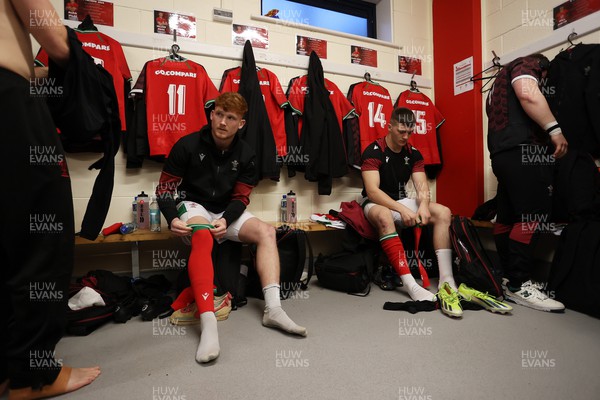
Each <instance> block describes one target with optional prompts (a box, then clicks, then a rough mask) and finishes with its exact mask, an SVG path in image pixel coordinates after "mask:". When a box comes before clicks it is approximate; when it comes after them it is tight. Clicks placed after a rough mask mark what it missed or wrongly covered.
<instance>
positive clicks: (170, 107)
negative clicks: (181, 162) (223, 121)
mask: <svg viewBox="0 0 600 400" xmlns="http://www.w3.org/2000/svg"><path fill="white" fill-rule="evenodd" d="M131 95H132V96H134V97H137V96H143V97H144V100H145V105H146V121H147V125H148V126H147V132H148V143H149V145H150V155H151V156H161V155H164V156H168V155H169V152H170V151H171V147H173V145H174V144H175V143H176V142H177V141H178V140H179V139H180V138H181V137H183V136H185V135H187V134H190V133H192V132H196V131H198V130H200V128H202V127H203V126H204V125H206V124H207V122H208V120H207V118H206V113H205V110H204V109H205V107H209V106H210V105H211V104H212V103H213V102H214V100H215V99H216V98H217V96H219V91H218V90H217V88H216V87H215V85H214V84H213V83H212V81H211V80H210V78H209V77H208V74H207V73H206V70H205V69H204V67H203V66H202V65H200V64H197V63H195V62H193V61H191V60H183V61H177V60H172V59H170V58H160V59H156V60H152V61H148V62H147V63H146V64H145V65H144V68H143V69H142V72H141V73H140V77H139V78H138V80H137V82H136V84H135V86H134V88H133V89H132V91H131Z"/></svg>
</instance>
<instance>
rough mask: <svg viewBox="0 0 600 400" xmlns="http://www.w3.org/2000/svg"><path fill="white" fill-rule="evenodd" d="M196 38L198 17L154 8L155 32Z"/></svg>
mask: <svg viewBox="0 0 600 400" xmlns="http://www.w3.org/2000/svg"><path fill="white" fill-rule="evenodd" d="M174 32H175V33H176V34H177V36H181V37H186V38H190V39H195V38H196V17H193V16H191V15H183V14H177V13H172V12H167V11H159V10H154V33H162V34H165V35H173V33H174Z"/></svg>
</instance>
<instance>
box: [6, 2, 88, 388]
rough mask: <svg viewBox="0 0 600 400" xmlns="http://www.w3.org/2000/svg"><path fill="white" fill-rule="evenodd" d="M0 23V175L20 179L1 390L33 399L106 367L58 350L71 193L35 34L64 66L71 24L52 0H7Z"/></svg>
mask: <svg viewBox="0 0 600 400" xmlns="http://www.w3.org/2000/svg"><path fill="white" fill-rule="evenodd" d="M0 27H1V29H0V47H1V48H2V52H1V53H0V115H1V117H2V121H3V124H4V128H3V130H2V132H3V135H2V136H3V140H4V144H3V146H1V147H0V156H1V157H2V159H3V160H5V163H6V165H7V166H8V167H7V168H3V169H2V172H1V173H0V176H1V179H2V184H3V186H4V187H5V188H7V191H8V188H17V187H19V188H20V189H19V192H20V196H19V202H18V204H17V205H15V204H14V201H13V200H12V199H10V198H9V196H8V195H6V193H5V194H4V195H3V196H0V198H1V200H0V209H2V210H12V211H11V212H8V213H5V215H4V216H3V219H4V221H3V224H2V228H1V230H0V232H1V237H0V258H1V259H2V260H3V266H2V269H1V270H0V276H1V280H0V296H1V297H2V302H1V304H2V305H3V308H4V313H3V316H2V318H1V319H0V321H1V322H0V324H1V326H0V395H1V394H2V392H3V391H4V390H6V387H7V386H9V387H10V392H9V398H10V399H34V398H43V397H49V396H55V395H59V394H63V393H67V392H71V391H74V390H77V389H79V388H81V387H82V386H85V385H87V384H89V383H91V382H92V381H93V380H94V379H96V378H97V377H98V375H99V374H100V369H99V368H98V367H93V368H71V367H68V366H65V365H63V363H62V360H61V359H57V358H56V357H55V354H54V349H55V346H56V343H57V342H58V341H59V340H60V338H61V337H62V335H63V331H64V326H65V322H66V307H67V297H68V296H67V294H68V285H69V280H70V278H71V273H72V270H73V246H74V237H75V236H74V221H73V198H72V196H71V182H70V178H69V172H68V169H67V165H66V161H65V156H64V153H63V149H62V146H61V144H60V141H59V138H58V135H57V133H56V128H55V126H54V123H53V121H52V118H51V116H50V114H49V112H48V108H47V106H46V103H45V101H44V99H43V98H41V97H39V96H36V95H35V93H37V91H36V90H34V89H35V88H34V84H35V79H34V78H35V72H34V68H33V53H32V48H31V40H30V37H29V34H30V33H31V34H32V35H33V37H34V38H35V39H36V40H37V41H38V42H39V43H40V44H41V45H42V47H44V48H45V49H46V51H47V52H48V54H49V56H50V58H51V59H52V60H54V61H55V62H56V63H57V64H58V65H62V66H64V65H66V64H67V62H68V60H69V47H68V44H67V31H66V29H65V27H64V26H63V25H62V22H61V19H60V17H59V16H58V14H57V13H56V11H55V10H54V9H53V8H52V5H51V4H50V2H49V1H47V0H36V1H34V0H18V1H17V0H0ZM23 182H27V183H26V185H23Z"/></svg>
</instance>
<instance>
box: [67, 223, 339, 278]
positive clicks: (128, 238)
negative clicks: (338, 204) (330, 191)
mask: <svg viewBox="0 0 600 400" xmlns="http://www.w3.org/2000/svg"><path fill="white" fill-rule="evenodd" d="M268 223H269V224H270V225H272V226H274V227H279V226H281V225H283V224H282V223H280V222H268ZM286 225H288V226H290V227H291V228H294V229H302V230H304V231H306V232H322V231H328V230H331V231H336V230H337V229H335V228H329V227H327V226H325V225H323V224H319V223H317V222H312V221H299V222H297V223H294V224H291V223H289V224H286ZM169 239H179V238H178V237H177V236H175V235H173V234H172V233H171V231H169V230H168V229H166V228H164V229H163V230H162V231H160V232H151V231H149V230H137V231H134V232H132V233H128V234H126V235H122V234H119V233H117V234H114V235H109V236H102V235H100V236H98V238H97V239H96V240H87V239H84V238H82V237H79V236H76V237H75V246H90V245H97V244H109V243H113V244H114V243H130V245H131V250H130V251H131V273H132V276H133V277H139V276H140V253H139V244H140V242H153V241H163V240H169Z"/></svg>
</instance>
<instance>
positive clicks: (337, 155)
mask: <svg viewBox="0 0 600 400" xmlns="http://www.w3.org/2000/svg"><path fill="white" fill-rule="evenodd" d="M300 146H301V147H302V152H303V153H304V154H305V155H306V157H307V159H308V166H307V167H306V172H305V177H306V179H308V180H309V181H312V182H315V181H316V182H318V193H319V194H320V195H330V194H331V187H332V181H333V178H340V177H342V176H344V175H346V173H347V172H348V167H347V161H346V151H345V150H344V149H345V147H344V141H343V137H342V132H341V131H340V126H339V124H338V121H337V117H336V113H335V109H334V108H333V104H332V103H331V100H330V99H329V91H328V90H327V88H326V87H325V76H324V74H323V65H322V64H321V60H320V59H319V56H318V55H317V54H316V53H315V52H314V51H313V52H312V53H310V58H309V63H308V93H307V94H306V98H305V103H304V122H303V125H302V136H301V137H300Z"/></svg>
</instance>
